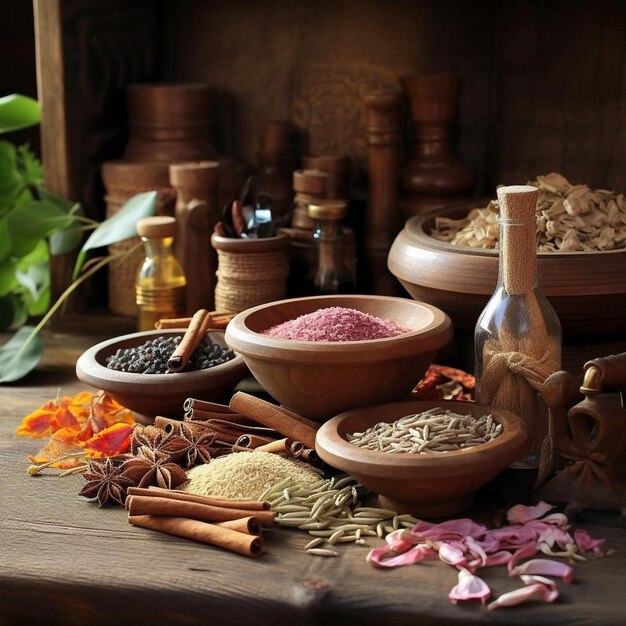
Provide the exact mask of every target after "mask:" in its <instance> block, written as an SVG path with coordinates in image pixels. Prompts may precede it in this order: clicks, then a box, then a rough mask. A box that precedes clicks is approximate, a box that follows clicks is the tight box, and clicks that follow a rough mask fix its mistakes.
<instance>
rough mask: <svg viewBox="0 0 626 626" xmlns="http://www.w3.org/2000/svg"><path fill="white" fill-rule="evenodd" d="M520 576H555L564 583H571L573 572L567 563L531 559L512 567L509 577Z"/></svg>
mask: <svg viewBox="0 0 626 626" xmlns="http://www.w3.org/2000/svg"><path fill="white" fill-rule="evenodd" d="M522 574H537V575H538V576H556V577H557V578H562V579H563V580H564V581H565V582H566V583H571V582H572V579H573V577H574V570H573V569H572V568H571V567H570V566H569V565H568V564H567V563H563V562H562V561H552V560H550V559H532V560H530V561H526V562H525V563H522V564H521V565H518V566H517V567H514V568H513V569H512V570H511V572H510V575H511V576H521V575H522Z"/></svg>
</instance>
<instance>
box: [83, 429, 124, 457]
mask: <svg viewBox="0 0 626 626" xmlns="http://www.w3.org/2000/svg"><path fill="white" fill-rule="evenodd" d="M133 428H134V427H133V426H131V425H130V424H122V423H117V424H113V425H112V426H109V427H108V428H105V429H104V430H101V431H100V432H99V433H97V434H96V435H94V436H93V437H91V439H88V440H87V441H85V443H84V444H83V446H84V448H85V451H86V453H87V456H89V457H98V456H115V455H116V454H123V453H124V452H126V450H128V446H129V445H130V438H131V435H132V433H133Z"/></svg>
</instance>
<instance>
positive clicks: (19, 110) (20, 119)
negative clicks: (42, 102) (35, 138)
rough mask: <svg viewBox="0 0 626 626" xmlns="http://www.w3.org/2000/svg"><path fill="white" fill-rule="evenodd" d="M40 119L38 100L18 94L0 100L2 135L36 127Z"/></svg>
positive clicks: (0, 129)
mask: <svg viewBox="0 0 626 626" xmlns="http://www.w3.org/2000/svg"><path fill="white" fill-rule="evenodd" d="M40 118H41V114H40V107H39V103H38V102H37V100H33V99H32V98H29V97H28V96H21V95H19V94H16V93H14V94H11V95H10V96H4V98H0V133H8V132H11V131H13V130H20V129H21V128H28V127H29V126H34V125H35V124H39V120H40Z"/></svg>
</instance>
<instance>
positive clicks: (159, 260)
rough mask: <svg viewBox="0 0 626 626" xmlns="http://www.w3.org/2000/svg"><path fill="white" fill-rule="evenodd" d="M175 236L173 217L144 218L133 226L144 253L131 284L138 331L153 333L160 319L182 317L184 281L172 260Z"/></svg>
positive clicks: (177, 266) (176, 264)
mask: <svg viewBox="0 0 626 626" xmlns="http://www.w3.org/2000/svg"><path fill="white" fill-rule="evenodd" d="M175 233H176V220H175V219H174V218H173V217H167V216H163V217H145V218H143V219H140V220H139V221H138V222H137V234H138V235H139V236H140V237H141V240H142V241H143V243H144V249H145V259H144V261H143V264H142V265H141V267H140V268H139V271H138V273H137V278H136V280H135V295H136V302H137V305H138V307H139V320H138V327H139V330H140V331H143V330H154V325H155V323H156V322H157V321H158V320H160V319H163V318H177V317H182V316H183V315H184V311H185V288H186V280H185V274H184V272H183V269H182V267H181V266H180V264H179V263H178V261H177V260H176V258H175V257H174V249H173V248H174V235H175Z"/></svg>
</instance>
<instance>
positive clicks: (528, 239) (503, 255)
mask: <svg viewBox="0 0 626 626" xmlns="http://www.w3.org/2000/svg"><path fill="white" fill-rule="evenodd" d="M538 194H539V190H538V189H537V188H536V187H531V186H530V185H511V186H509V187H500V189H498V202H499V203H500V259H501V261H500V263H501V265H500V267H501V270H502V280H503V282H504V288H505V290H506V292H507V293H509V294H511V295H519V294H523V293H525V292H527V291H530V290H531V289H532V288H533V286H534V284H535V271H536V257H537V222H536V218H535V211H536V208H537V195H538Z"/></svg>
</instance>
